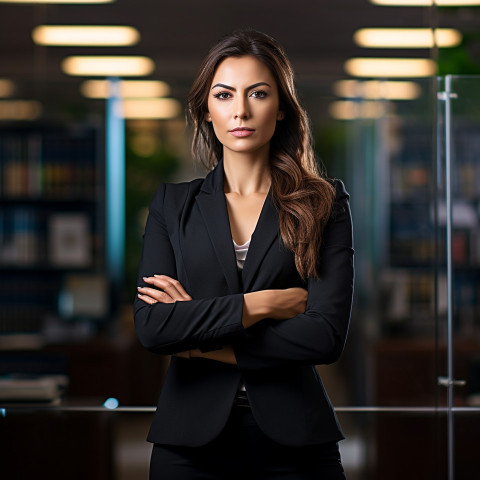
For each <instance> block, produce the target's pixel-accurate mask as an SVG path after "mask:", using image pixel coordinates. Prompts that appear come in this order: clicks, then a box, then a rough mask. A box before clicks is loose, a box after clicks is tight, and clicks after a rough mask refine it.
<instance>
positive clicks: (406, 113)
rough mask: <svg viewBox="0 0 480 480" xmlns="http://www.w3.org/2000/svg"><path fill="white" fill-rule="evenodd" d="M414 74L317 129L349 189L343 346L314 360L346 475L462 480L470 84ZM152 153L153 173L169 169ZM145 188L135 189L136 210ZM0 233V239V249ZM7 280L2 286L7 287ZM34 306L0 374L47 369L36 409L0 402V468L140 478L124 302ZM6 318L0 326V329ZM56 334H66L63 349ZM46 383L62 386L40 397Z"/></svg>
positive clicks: (155, 387)
mask: <svg viewBox="0 0 480 480" xmlns="http://www.w3.org/2000/svg"><path fill="white" fill-rule="evenodd" d="M416 83H417V86H418V91H419V92H420V93H419V96H417V97H416V98H414V99H411V100H408V101H396V100H387V99H385V98H381V99H378V100H375V103H376V104H377V105H378V106H379V107H380V108H375V109H373V110H372V109H365V108H362V105H364V104H365V103H368V102H371V100H365V99H362V98H354V99H352V100H353V102H354V103H355V105H356V107H357V110H356V112H357V114H356V115H355V116H354V118H352V119H350V120H343V121H338V122H336V123H335V125H334V127H332V128H334V129H335V132H336V138H338V139H341V140H339V141H338V142H337V144H336V149H337V151H336V152H334V153H335V155H334V156H336V158H339V161H338V163H335V162H330V164H329V174H330V175H331V176H339V177H341V178H342V179H343V180H344V181H345V184H346V187H347V190H348V191H349V192H350V194H351V207H352V214H353V221H354V229H355V250H356V257H355V262H356V284H355V301H354V308H353V314H352V324H351V330H350V334H349V339H348V342H347V346H346V349H345V352H344V355H343V356H342V358H341V360H340V362H338V363H336V364H334V365H330V366H319V367H318V369H319V372H320V374H321V376H322V379H323V380H324V383H325V387H326V389H327V391H328V393H329V395H330V397H331V400H332V403H333V404H334V406H335V408H336V410H337V412H338V415H339V419H340V422H341V424H342V427H343V429H344V432H345V435H346V440H345V441H343V442H341V451H342V456H343V461H344V465H345V469H346V472H347V477H348V478H349V480H376V479H378V480H383V479H385V478H388V479H389V480H396V479H398V480H400V479H402V480H404V479H405V478H409V479H411V480H416V479H419V480H420V479H421V480H424V479H426V478H428V479H429V478H432V479H435V480H437V479H438V480H447V479H448V480H453V479H454V478H455V479H456V480H461V479H468V480H470V479H471V478H474V476H475V472H476V463H477V462H476V458H475V457H476V451H477V443H478V433H477V432H478V428H479V427H480V425H478V424H479V422H480V420H479V419H480V416H479V412H480V406H479V405H480V400H479V398H480V357H479V352H480V348H479V347H480V345H479V344H480V322H479V318H480V280H479V279H480V275H479V266H480V227H479V216H480V135H479V125H480V78H477V77H449V78H447V79H438V80H437V79H424V80H421V81H416ZM372 112H373V114H372ZM177 127H178V128H177ZM15 128H16V127H15ZM129 128H130V129H131V130H130V133H131V132H132V131H133V130H134V129H132V125H127V132H128V131H129ZM149 128H151V126H150V127H149ZM168 128H169V127H168V126H167V125H166V124H162V126H161V129H160V130H161V131H164V133H165V132H167V129H168ZM172 128H173V127H172ZM175 128H177V130H178V131H180V126H178V125H177V126H176V127H175ZM152 131H153V130H152ZM134 133H135V134H136V135H137V136H136V137H135V138H136V142H137V143H138V138H137V137H138V132H136V131H135V132H134ZM151 133H152V132H150V134H151ZM157 133H158V132H157V130H155V131H154V133H153V134H154V135H156V134H157ZM5 135H6V134H5V133H4V136H3V137H1V135H0V137H1V138H3V139H5ZM165 136H167V135H166V133H165ZM178 136H179V137H180V136H181V135H180V134H178ZM170 137H171V136H170ZM142 138H143V137H142ZM7 140H8V138H7ZM9 141H10V140H9ZM127 142H128V135H127ZM7 143H8V142H7ZM10 143H11V142H10ZM27 143H28V142H27ZM2 145H5V141H4V142H3V144H2ZM142 145H143V144H142ZM0 147H1V145H0ZM127 153H128V150H127ZM101 156H102V155H100V157H101ZM167 157H168V156H167V155H166V154H165V155H163V156H162V159H163V160H161V161H162V162H164V164H165V172H169V171H170V170H169V169H168V168H170V169H171V170H172V171H173V167H168V168H167V166H168V165H170V164H168V165H167V163H165V162H166V160H165V159H167ZM128 158H129V157H128V155H127V170H128V168H129V164H128V161H129V160H128ZM139 158H140V157H139ZM142 158H143V157H142ZM159 162H160V160H159ZM177 163H178V164H181V162H180V161H178V162H177ZM159 165H163V164H161V163H159ZM131 166H132V165H130V167H131ZM1 167H2V169H3V170H4V169H5V163H2V165H1ZM102 168H103V167H102ZM150 168H153V167H152V166H150ZM156 168H157V167H155V169H156ZM3 170H2V171H3ZM64 175H66V173H65V172H64ZM165 175H167V174H165ZM131 177H132V178H134V176H133V175H132V176H131ZM151 183H152V186H151V188H154V186H155V184H156V181H155V182H153V181H152V182H151ZM10 188H11V186H10ZM127 189H128V185H127ZM133 190H135V191H136V189H132V191H133ZM147 197H150V192H148V195H147V194H146V193H145V199H144V198H143V197H142V199H141V201H142V202H143V203H145V204H146V203H147V202H148V201H147V200H146V199H147ZM100 199H102V196H101V195H100ZM17 200H18V199H15V202H16V201H17ZM31 200H32V199H29V198H27V199H23V200H21V202H20V203H21V205H20V206H21V208H23V209H24V210H25V208H27V207H28V208H29V209H33V208H39V207H40V209H41V210H42V212H44V211H46V210H48V209H52V208H53V207H54V208H53V209H54V210H55V209H56V208H59V209H60V210H62V209H65V208H64V205H68V202H67V203H65V202H62V201H60V200H61V199H58V198H57V199H56V200H55V199H48V198H45V199H40V202H38V201H37V202H36V205H34V206H33V205H30V203H29V202H30V201H31ZM33 200H35V199H33ZM74 200H75V202H77V203H78V199H74ZM13 202H14V200H13V199H12V198H10V194H9V195H7V197H6V198H5V197H4V198H3V199H2V198H0V207H1V209H0V213H1V214H2V215H3V219H5V218H6V217H7V215H6V214H5V211H6V210H7V209H9V208H11V207H12V206H13ZM75 202H74V201H73V200H72V201H71V202H70V203H71V204H72V205H73V204H74V203H75ZM127 202H128V199H127ZM32 203H34V202H33V201H32ZM91 203H92V202H91ZM100 204H102V205H103V200H102V201H101V202H100ZM75 205H76V203H75ZM89 205H90V204H89ZM14 208H15V209H18V208H19V207H17V205H16V204H15V206H14ZM82 208H83V207H82ZM89 208H90V207H89ZM127 209H128V205H127ZM85 210H86V211H87V213H88V212H90V210H88V209H87V208H86V207H85ZM95 212H96V211H94V212H93V213H92V214H91V215H92V218H94V220H95V219H97V216H98V215H100V214H98V215H97V213H95ZM99 223H101V222H98V221H97V220H95V222H93V223H92V225H97V224H99ZM3 225H5V222H4V224H3ZM32 228H33V227H32ZM92 231H93V232H94V237H95V239H96V240H95V242H96V243H94V244H93V245H96V248H97V249H99V248H102V242H103V240H102V238H103V236H104V232H103V231H102V230H101V229H100V230H99V232H98V233H95V232H96V230H94V229H93V227H92ZM138 231H140V229H139V230H138ZM3 232H5V230H3ZM134 233H135V232H134ZM40 234H42V235H44V234H45V232H44V231H43V230H39V235H40ZM95 235H96V236H95ZM136 235H137V234H136ZM139 235H141V233H138V235H137V236H139ZM39 238H40V237H39ZM45 238H46V237H45ZM6 240H7V236H6V235H3V237H1V236H0V246H1V247H2V249H5V248H6V245H7V242H6ZM0 250H1V249H0ZM93 258H96V257H93ZM127 263H128V262H127ZM133 264H136V261H132V265H133ZM8 268H9V269H13V270H14V275H13V277H15V278H17V277H18V278H19V279H21V278H22V276H23V274H24V273H25V272H27V271H28V270H29V269H30V270H35V272H36V273H38V275H37V276H38V277H42V276H43V278H46V279H47V280H48V279H49V278H50V277H52V278H54V279H55V281H58V282H64V279H63V277H64V276H65V273H66V272H65V270H66V269H65V268H56V269H54V271H53V272H48V277H47V276H46V275H47V272H46V268H45V265H43V266H42V265H36V264H27V265H23V266H22V267H21V268H20V269H18V268H17V267H15V266H12V265H9V266H8ZM101 268H102V265H96V264H95V263H93V264H92V265H90V266H89V267H88V269H92V270H94V271H96V272H97V273H98V272H99V271H100V270H101ZM78 269H79V268H78V266H77V268H76V270H78ZM37 270H38V271H37ZM77 273H78V272H77ZM7 274H8V272H4V273H3V275H4V277H3V280H2V282H0V287H1V288H2V292H9V291H10V290H8V288H10V287H11V282H10V283H9V282H8V281H7V277H8V275H7ZM13 277H12V278H13ZM35 278H36V277H35ZM19 281H20V280H19ZM47 284H48V282H44V285H47ZM7 287H8V288H7ZM32 288H33V287H32ZM130 290H131V289H130ZM0 294H1V292H0ZM7 297H8V298H7ZM7 300H8V301H10V302H12V301H13V299H12V298H10V296H9V295H6V294H5V293H4V294H3V297H2V302H7ZM26 306H27V307H29V305H28V304H27V305H26ZM34 306H35V307H38V305H34ZM30 307H31V305H30ZM40 307H41V305H40ZM40 307H39V308H40ZM48 307H49V309H50V310H49V312H50V315H48V316H47V320H48V321H49V322H50V323H49V324H47V325H46V326H47V327H49V328H50V330H48V332H49V333H50V335H51V336H50V337H49V338H50V341H49V342H47V343H46V344H38V336H37V337H36V340H35V339H34V338H31V339H30V340H31V341H37V343H36V344H33V343H32V344H30V345H26V344H25V343H23V344H22V346H21V349H16V348H12V344H10V347H9V348H8V349H5V346H4V347H3V348H4V349H3V350H2V351H1V352H0V374H4V373H7V372H9V371H13V370H17V371H18V370H21V371H22V372H23V373H25V372H26V371H29V372H30V373H37V374H38V373H42V374H43V373H48V374H49V375H50V382H51V383H48V382H47V383H46V384H43V385H42V386H40V387H41V388H43V389H44V390H42V392H43V394H44V395H46V397H44V403H43V404H42V405H39V404H38V402H37V403H36V404H35V405H33V404H31V403H29V404H26V403H22V404H19V403H18V402H16V403H12V402H9V401H7V400H5V398H4V400H2V401H1V402H0V403H1V404H0V407H1V408H0V442H1V444H0V452H1V453H0V456H1V463H2V472H7V473H8V474H9V475H10V476H11V478H40V479H41V478H48V479H49V480H55V479H57V478H58V479H60V478H61V479H64V478H69V479H76V478H79V479H80V478H81V479H84V478H89V479H96V478H98V479H100V478H101V479H107V480H108V479H115V480H130V479H135V480H137V479H142V478H145V479H146V478H148V461H149V455H150V446H149V444H147V443H146V441H145V438H146V435H147V432H148V427H149V423H150V421H151V418H152V414H153V411H154V404H155V402H156V399H157V395H158V391H159V389H160V388H161V384H162V380H163V378H164V375H165V370H166V367H167V365H168V359H166V358H162V357H159V356H155V355H152V354H149V353H148V352H145V351H144V350H143V349H142V348H141V347H140V346H139V345H138V342H137V341H136V339H135V335H134V333H133V331H132V324H131V311H130V310H129V309H128V308H127V309H125V313H124V315H123V316H121V318H120V319H119V322H118V323H117V324H116V325H115V326H114V328H113V329H112V328H110V327H108V328H106V326H105V325H103V326H102V325H100V326H99V325H98V322H96V323H95V331H92V330H91V329H90V330H89V329H88V328H86V326H85V324H84V323H82V321H81V320H80V319H78V318H70V319H67V320H66V323H65V321H64V320H62V319H60V322H58V321H57V320H59V319H56V318H52V317H54V316H55V315H58V311H57V310H55V309H56V308H57V306H56V304H55V302H54V301H53V300H52V301H51V302H50V303H49V305H48ZM4 311H5V310H4ZM52 312H53V314H55V315H53V314H52ZM1 318H2V317H0V319H1ZM8 326H9V324H8V323H7V321H6V320H3V323H1V322H0V327H1V328H3V329H4V332H3V333H4V334H5V332H7V333H9V332H8V331H7V330H6V329H7V328H8ZM42 328H43V327H42ZM75 328H76V329H77V330H75ZM0 333H1V332H0ZM33 333H34V332H33ZM82 335H84V336H83V337H82ZM72 336H73V337H75V338H77V340H78V339H79V338H80V339H81V340H82V341H76V342H75V343H72V342H71V340H72ZM23 340H24V341H25V338H24V339H23ZM22 369H23V370H22ZM52 385H54V386H55V388H59V387H60V388H61V389H62V392H63V394H62V395H60V393H61V392H59V391H58V390H55V391H54V392H52V390H49V388H53V387H52ZM37 387H39V386H38V385H37ZM48 395H50V397H49V396H48ZM109 398H111V400H110V402H106V400H107V399H109ZM37 400H38V399H37ZM115 400H116V401H118V406H117V405H116V403H115ZM47 401H50V402H51V403H50V405H46V402H47ZM24 402H25V399H24ZM112 407H113V408H112ZM115 407H116V408H115ZM26 438H27V440H25V439H26ZM79 459H80V461H79ZM74 465H75V467H73V466H74ZM74 469H75V471H74ZM8 478H10V477H8Z"/></svg>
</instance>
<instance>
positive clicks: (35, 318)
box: [0, 125, 105, 336]
mask: <svg viewBox="0 0 480 480" xmlns="http://www.w3.org/2000/svg"><path fill="white" fill-rule="evenodd" d="M102 138H103V137H102V132H101V129H100V128H99V127H97V126H92V125H73V126H68V127H67V126H59V125H36V126H32V125H28V126H26V125H25V126H4V127H3V128H2V130H1V131H0V304H1V305H2V308H1V310H0V336H5V335H12V334H40V333H41V332H42V329H43V327H44V323H45V320H46V318H48V317H54V316H58V302H59V292H60V291H61V289H62V288H63V286H64V284H65V282H66V279H67V278H68V276H69V275H71V274H77V275H81V274H92V273H96V274H101V273H102V272H103V271H104V270H105V267H104V257H105V255H104V249H105V245H104V244H105V242H104V238H105V231H104V223H105V222H104V216H105V212H104V210H105V193H104V190H105V188H104V183H105V179H104V177H105V173H104V168H105V167H104V154H103V151H104V149H103V143H102V142H103V139H102Z"/></svg>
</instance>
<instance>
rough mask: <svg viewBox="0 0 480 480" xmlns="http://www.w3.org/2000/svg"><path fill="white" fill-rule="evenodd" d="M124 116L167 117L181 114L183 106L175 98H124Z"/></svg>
mask: <svg viewBox="0 0 480 480" xmlns="http://www.w3.org/2000/svg"><path fill="white" fill-rule="evenodd" d="M122 107H123V117H124V118H126V119H141V118H151V119H157V118H160V119H167V118H175V117H178V115H180V113H181V111H182V107H181V105H180V102H179V101H178V100H175V99H173V98H150V99H148V100H144V99H142V100H128V99H127V100H124V101H123V102H122Z"/></svg>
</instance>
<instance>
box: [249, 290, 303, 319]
mask: <svg viewBox="0 0 480 480" xmlns="http://www.w3.org/2000/svg"><path fill="white" fill-rule="evenodd" d="M307 296H308V292H307V290H305V289H304V288H287V289H284V290H260V291H258V292H252V293H247V294H245V295H244V296H243V316H242V323H243V326H244V327H245V328H248V327H251V326H252V325H255V324H256V323H257V322H259V321H260V320H263V319H264V318H273V319H275V320H285V319H286V318H292V317H295V316H296V315H298V314H300V313H303V312H305V309H306V307H307Z"/></svg>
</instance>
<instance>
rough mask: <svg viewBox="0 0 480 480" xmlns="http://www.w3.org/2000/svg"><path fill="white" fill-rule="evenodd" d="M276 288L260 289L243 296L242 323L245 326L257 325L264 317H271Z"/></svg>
mask: <svg viewBox="0 0 480 480" xmlns="http://www.w3.org/2000/svg"><path fill="white" fill-rule="evenodd" d="M273 294H274V290H260V291H258V292H251V293H246V294H245V295H244V296H243V315H242V323H243V326H244V327H245V328H248V327H251V326H252V325H255V324H256V323H258V322H259V321H260V320H263V319H264V318H269V317H270V316H271V315H272V313H273V311H274V309H273V305H274V302H273Z"/></svg>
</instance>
